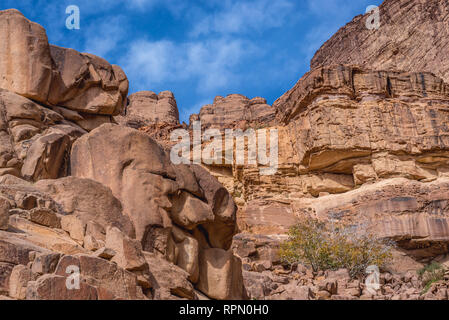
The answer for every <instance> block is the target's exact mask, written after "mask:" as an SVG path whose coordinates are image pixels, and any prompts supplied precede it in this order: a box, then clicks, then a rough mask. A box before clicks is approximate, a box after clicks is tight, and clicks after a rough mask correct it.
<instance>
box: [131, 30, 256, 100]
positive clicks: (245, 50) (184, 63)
mask: <svg viewBox="0 0 449 320" xmlns="http://www.w3.org/2000/svg"><path fill="white" fill-rule="evenodd" d="M254 50H255V47H254V45H252V44H250V43H247V42H244V41H242V40H237V39H234V40H228V39H224V38H221V39H213V40H207V41H197V42H185V43H174V42H172V41H167V40H162V41H153V42H152V41H146V40H139V41H136V42H134V43H132V44H131V45H130V48H129V51H128V52H127V53H126V55H125V57H124V58H123V59H122V65H123V67H124V70H125V72H126V73H127V74H128V76H129V77H130V78H132V79H134V81H137V87H138V89H140V90H141V89H145V88H146V89H148V88H151V86H152V85H153V86H154V85H155V84H161V83H173V82H179V81H189V82H190V81H191V82H193V83H194V84H196V88H197V91H198V92H200V93H205V92H211V91H213V90H216V89H218V88H223V87H225V86H227V85H228V84H230V83H231V82H232V83H235V82H236V81H239V75H238V73H236V72H235V71H236V70H235V69H238V68H236V67H237V66H238V65H239V64H240V63H242V61H243V60H244V58H246V57H248V56H249V55H250V54H251V53H252V52H253V51H254Z"/></svg>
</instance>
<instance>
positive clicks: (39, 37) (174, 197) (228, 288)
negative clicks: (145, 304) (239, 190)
mask: <svg viewBox="0 0 449 320" xmlns="http://www.w3.org/2000/svg"><path fill="white" fill-rule="evenodd" d="M0 26H1V27H2V30H4V31H5V32H4V33H2V37H3V38H2V39H3V40H4V41H3V42H2V44H1V45H0V55H2V59H0V60H2V61H3V63H0V73H1V74H2V80H1V81H0V88H2V89H0V140H1V141H0V142H1V143H0V295H2V296H5V295H6V296H9V297H10V298H13V299H20V300H22V299H31V300H33V299H39V300H54V299H62V300H65V299H70V300H84V299H88V300H95V299H100V300H103V299H106V300H112V299H153V298H154V299H186V298H187V299H198V298H199V297H201V298H202V299H207V296H208V297H210V298H220V299H242V298H246V297H247V296H246V290H245V288H244V285H243V280H242V271H241V267H240V266H241V262H240V259H239V258H238V257H236V256H234V255H233V253H232V251H231V250H230V246H231V242H232V236H233V235H234V233H235V230H236V215H235V213H236V206H235V204H234V201H233V200H232V197H231V196H230V195H229V193H228V192H227V191H226V190H225V189H224V188H222V187H221V185H220V184H219V183H218V182H216V181H215V180H214V178H213V177H212V176H210V175H208V173H207V172H205V171H202V170H201V168H194V167H190V166H185V165H182V166H173V165H172V164H171V162H170V159H169V156H168V154H167V153H166V151H165V150H163V148H162V147H161V146H160V145H159V144H158V143H157V142H156V141H154V140H153V139H151V138H150V137H149V135H148V134H145V133H143V132H139V131H137V130H134V129H131V128H127V127H125V126H119V125H112V124H111V122H114V121H115V120H114V119H113V116H116V115H118V114H121V113H122V111H123V107H124V105H125V104H126V100H127V99H126V95H127V91H128V80H127V78H126V75H125V74H124V73H123V71H122V70H121V69H120V67H118V66H114V65H110V64H109V63H108V62H106V61H105V60H103V59H102V58H99V57H96V56H93V55H90V54H85V53H78V52H77V51H75V50H73V49H66V48H60V47H57V46H52V45H49V44H48V41H47V38H46V34H45V30H44V29H43V28H42V27H40V26H39V25H37V24H34V23H32V22H30V21H28V20H27V19H26V18H25V17H24V16H23V15H22V14H21V13H20V12H18V11H17V10H6V11H2V12H0ZM30 43H32V44H33V45H32V46H30V45H29V44H30ZM24 61H25V62H24ZM130 101H131V110H132V111H131V113H129V114H127V115H128V116H130V117H132V116H136V117H137V118H139V117H140V116H142V118H144V124H145V125H158V126H159V125H161V124H162V125H166V124H168V125H171V126H179V115H178V110H177V106H176V101H175V99H174V96H173V94H172V93H170V92H162V93H160V94H159V95H154V96H153V95H151V94H150V95H149V96H148V95H146V94H143V95H141V94H136V95H134V96H131V97H130ZM150 116H151V117H152V118H151V119H149V117H150ZM160 120H163V121H164V122H162V123H161V122H159V121H160ZM125 125H129V123H125ZM90 131H91V134H87V133H88V132H90ZM81 136H83V137H81ZM80 137H81V138H80ZM77 139H78V140H79V141H78V142H76V144H75V145H74V143H75V141H76V140H77ZM92 146H94V148H96V150H92V149H90V148H91V147H92ZM71 152H72V157H71V159H70V153H71ZM70 174H71V176H68V175H70ZM206 250H215V251H214V252H215V254H214V255H212V256H208V258H207V259H206V260H205V259H202V258H201V257H203V253H204V252H205V251H206ZM224 261H229V263H227V262H226V263H225V264H224V265H223V266H222V267H218V268H217V266H218V265H219V263H221V262H224ZM212 270H213V271H214V272H217V273H219V274H220V278H217V277H210V276H208V275H209V274H211V272H212ZM78 271H79V272H78ZM221 271H223V272H221ZM222 273H223V274H222ZM76 279H78V280H80V281H79V283H78V285H79V288H78V289H77V290H71V289H70V288H69V285H68V281H75V282H74V283H76ZM74 283H72V284H74ZM195 288H197V289H198V290H201V291H202V293H200V291H197V289H195Z"/></svg>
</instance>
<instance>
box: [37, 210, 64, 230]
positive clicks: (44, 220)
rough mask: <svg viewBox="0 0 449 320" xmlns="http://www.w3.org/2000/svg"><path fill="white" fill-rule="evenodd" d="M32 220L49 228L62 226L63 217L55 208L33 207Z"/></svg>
mask: <svg viewBox="0 0 449 320" xmlns="http://www.w3.org/2000/svg"><path fill="white" fill-rule="evenodd" d="M30 221H32V222H34V223H37V224H40V225H43V226H46V227H49V228H61V219H60V218H59V217H58V216H57V215H56V213H55V212H54V211H53V210H50V209H47V208H34V209H32V210H31V211H30Z"/></svg>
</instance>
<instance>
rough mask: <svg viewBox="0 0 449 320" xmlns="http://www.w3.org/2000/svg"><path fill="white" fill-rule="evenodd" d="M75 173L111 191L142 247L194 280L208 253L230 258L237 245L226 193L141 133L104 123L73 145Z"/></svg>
mask: <svg viewBox="0 0 449 320" xmlns="http://www.w3.org/2000/svg"><path fill="white" fill-rule="evenodd" d="M92 150H95V152H91V151H92ZM71 172H72V174H73V175H74V176H77V177H83V178H90V179H94V180H96V181H99V182H101V183H102V184H104V185H106V186H108V187H110V188H111V190H112V193H113V194H114V195H115V196H116V197H117V198H118V199H120V200H121V202H122V204H123V209H124V212H125V213H126V214H127V215H128V216H129V217H130V218H131V220H132V221H133V224H134V227H135V229H136V239H137V240H138V241H140V242H141V244H142V248H143V249H144V250H145V251H149V252H153V253H157V254H162V255H163V256H165V258H166V259H167V260H169V261H170V262H173V263H174V264H178V265H179V266H181V267H183V268H184V269H185V271H187V273H188V275H189V278H190V279H191V281H193V282H196V281H198V280H197V279H198V270H197V269H198V266H199V272H200V274H201V265H200V264H199V255H200V254H201V252H202V251H204V250H206V249H208V248H210V247H212V248H220V249H221V250H222V252H223V254H225V252H226V251H225V250H223V249H229V247H230V246H231V241H232V236H233V234H234V232H235V219H236V216H235V210H236V207H235V204H234V202H233V200H232V198H231V197H230V196H229V194H228V193H227V192H226V190H224V189H223V188H220V187H219V184H218V182H216V180H214V178H213V177H211V176H210V175H208V174H207V172H205V171H201V168H192V169H190V168H189V167H187V166H180V167H177V166H174V165H172V164H171V162H170V159H169V156H168V154H167V153H166V152H165V151H164V150H163V148H162V147H161V146H160V145H158V144H157V143H156V142H155V141H154V140H152V139H151V138H150V137H149V136H148V135H146V134H144V133H142V132H140V131H137V130H134V129H131V128H126V127H122V126H118V125H103V126H101V127H100V128H97V129H95V130H94V131H92V132H90V133H89V134H87V135H84V136H83V137H81V138H80V139H78V140H77V141H76V142H75V144H74V146H73V149H72V156H71ZM214 181H215V184H218V186H216V187H214ZM236 259H237V258H236ZM235 272H237V273H238V272H240V271H238V269H237V268H234V269H232V271H229V272H228V273H227V274H226V275H225V277H226V279H228V278H229V279H230V278H232V277H238V274H234V273H235ZM217 281H218V280H217ZM226 281H228V280H226ZM200 290H201V289H200ZM238 290H240V294H241V295H243V290H244V288H243V287H240V288H237V289H235V290H231V291H227V292H226V293H225V295H224V296H220V297H225V296H226V294H228V293H229V294H230V295H235V294H237V293H236V291H238ZM203 292H204V291H203ZM204 293H206V294H208V292H204Z"/></svg>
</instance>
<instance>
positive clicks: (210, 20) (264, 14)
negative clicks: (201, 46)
mask: <svg viewBox="0 0 449 320" xmlns="http://www.w3.org/2000/svg"><path fill="white" fill-rule="evenodd" d="M293 7H294V4H293V3H292V2H291V1H289V0H278V1H272V0H249V1H224V2H223V7H222V8H221V10H219V12H218V13H216V14H210V12H208V13H207V14H205V15H204V17H203V18H201V19H200V20H199V22H198V23H197V24H196V25H195V26H194V27H193V30H192V32H191V35H192V36H200V35H204V34H209V33H214V32H215V33H221V34H229V33H243V32H248V31H262V30H266V29H269V28H273V27H280V26H281V25H283V23H284V22H285V21H284V19H285V17H286V16H287V15H288V14H289V13H290V12H291V10H292V8H293Z"/></svg>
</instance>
